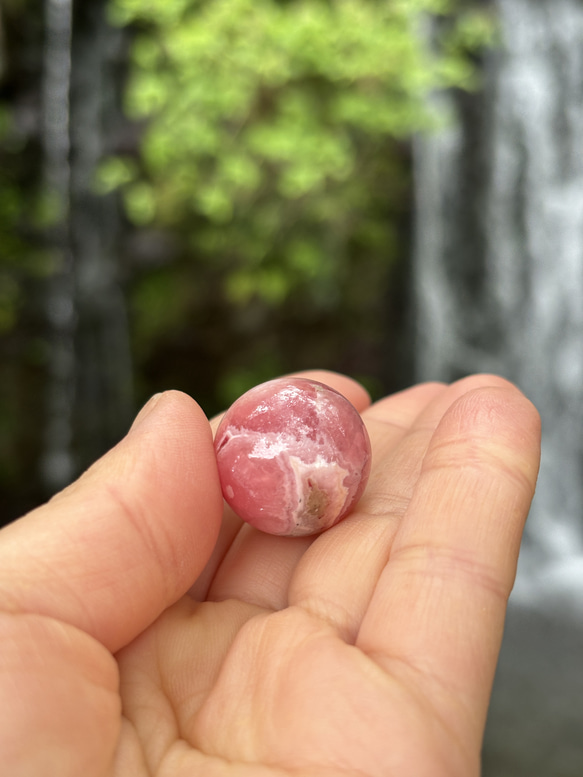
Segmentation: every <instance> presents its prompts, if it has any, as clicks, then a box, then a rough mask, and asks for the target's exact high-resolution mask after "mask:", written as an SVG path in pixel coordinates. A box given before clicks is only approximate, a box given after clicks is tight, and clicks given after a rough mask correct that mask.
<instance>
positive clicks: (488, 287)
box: [416, 0, 583, 591]
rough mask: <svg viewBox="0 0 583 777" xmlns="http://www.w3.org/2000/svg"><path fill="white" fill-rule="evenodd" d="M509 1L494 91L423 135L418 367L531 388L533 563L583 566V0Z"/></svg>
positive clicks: (423, 373) (492, 75) (527, 556)
mask: <svg viewBox="0 0 583 777" xmlns="http://www.w3.org/2000/svg"><path fill="white" fill-rule="evenodd" d="M498 7H499V12H500V18H501V22H502V30H503V34H504V39H505V48H504V50H503V51H501V52H498V53H497V54H496V55H495V56H492V58H491V61H490V62H489V63H488V64H487V67H486V79H487V83H486V87H485V92H484V93H483V94H482V95H480V96H478V97H468V98H464V97H461V96H460V97H459V98H458V100H459V102H458V104H457V105H453V106H452V105H450V106H449V108H450V109H451V108H453V109H454V110H456V111H457V112H458V116H459V119H460V120H459V121H458V122H457V123H456V124H455V125H452V127H451V128H450V130H449V131H448V132H445V133H442V134H440V135H438V136H435V137H432V138H428V139H423V140H421V141H420V142H419V145H418V148H417V161H418V167H417V191H418V205H419V218H418V224H417V234H418V243H417V257H416V297H417V309H418V319H417V323H418V348H417V358H418V363H417V364H418V375H419V377H420V378H421V379H425V378H443V379H446V380H450V379H452V378H456V377H459V376H460V375H463V374H466V373H468V372H473V371H478V370H480V371H492V372H496V373H499V374H501V375H504V376H506V377H508V378H510V379H512V380H514V381H515V382H517V383H518V385H519V386H520V387H521V388H522V389H523V390H524V391H525V392H526V393H527V394H528V395H529V396H530V397H531V399H532V400H533V401H534V402H535V404H536V405H537V407H538V408H539V410H540V412H541V414H542V416H543V422H544V445H543V464H542V471H541V475H540V480H539V491H538V495H537V498H536V501H535V504H534V506H533V511H532V514H531V517H530V520H529V525H528V528H527V535H526V540H525V552H524V559H523V562H524V564H525V573H526V572H531V571H532V570H531V568H530V566H529V562H530V561H532V562H533V566H535V565H536V569H540V566H541V564H543V565H547V564H548V565H550V564H552V563H553V562H559V563H560V565H561V568H562V569H565V566H564V562H565V561H566V560H572V559H578V560H580V561H581V568H582V570H583V478H582V477H581V472H582V467H583V5H582V4H581V3H580V2H578V0H547V1H546V2H531V1H530V0H499V2H498ZM444 99H445V98H444ZM549 569H550V567H549ZM572 569H574V567H572ZM581 584H582V586H583V576H582V577H581ZM581 590H582V591H583V587H582V589H581Z"/></svg>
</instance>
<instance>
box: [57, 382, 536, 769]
mask: <svg viewBox="0 0 583 777" xmlns="http://www.w3.org/2000/svg"><path fill="white" fill-rule="evenodd" d="M492 380H493V379H490V385H491V381H492ZM494 383H496V381H494ZM478 385H479V382H478ZM468 388H471V386H468V385H465V384H464V385H458V386H457V387H455V386H454V387H451V388H450V389H444V388H443V387H441V386H422V387H418V388H416V389H413V390H411V391H409V392H405V393H403V394H402V395H396V396H394V397H391V398H389V399H387V400H383V401H382V402H380V403H377V404H376V405H373V406H372V407H371V408H369V409H368V410H365V412H364V413H363V415H364V417H365V419H366V421H367V425H368V427H369V432H370V435H371V439H372V443H373V460H374V470H373V473H372V475H371V479H370V482H369V487H368V489H367V492H366V494H365V496H364V497H363V499H362V500H361V502H360V504H359V508H358V511H357V512H355V513H353V514H352V515H351V516H349V517H348V518H347V519H346V520H345V521H343V522H342V523H341V524H339V525H338V526H336V527H334V528H333V529H331V530H330V531H328V532H326V533H325V534H323V535H321V536H319V537H317V538H316V539H315V540H314V539H311V538H295V539H289V538H278V537H271V536H268V535H264V534H262V533H260V532H257V531H255V530H254V529H251V528H250V527H247V526H244V527H241V525H240V522H239V521H238V519H236V518H235V516H234V515H232V514H231V513H228V514H227V515H226V517H225V520H224V522H223V529H222V531H221V535H220V536H219V540H218V542H217V544H216V547H215V550H214V553H213V554H212V556H211V558H210V560H209V561H208V563H207V565H206V568H205V569H204V571H203V572H202V574H200V576H199V578H198V581H197V583H196V584H195V586H194V587H193V589H192V590H191V592H190V595H185V596H182V597H181V598H180V599H179V600H178V601H175V603H174V604H173V605H171V606H170V607H167V608H165V609H164V611H163V612H161V614H160V616H159V617H158V618H157V619H156V620H154V621H153V622H151V625H149V626H148V627H147V628H145V629H144V630H143V631H141V633H140V634H139V636H137V637H134V638H133V639H132V640H130V641H128V640H127V639H126V640H125V647H123V648H122V649H121V650H119V651H118V652H117V653H116V659H117V663H118V666H119V678H120V686H119V690H120V695H121V708H120V707H119V706H116V704H115V702H112V697H113V695H114V694H113V693H112V691H113V690H114V687H115V682H114V680H113V679H112V663H111V656H110V654H108V653H107V651H106V650H105V649H104V648H103V646H102V645H101V644H99V642H98V641H96V640H94V639H93V638H90V637H88V638H87V644H85V643H83V645H82V646H81V647H80V648H79V652H78V654H77V655H76V656H75V655H74V656H73V659H72V660H71V661H70V662H68V663H67V665H66V667H63V671H64V672H66V673H67V674H68V675H69V674H70V675H71V683H70V684H71V685H72V684H73V683H74V682H78V681H80V679H82V678H84V677H86V676H87V673H88V669H87V666H88V665H89V666H90V667H91V670H90V673H91V674H92V676H93V675H95V676H96V677H99V673H100V672H102V673H103V676H102V677H101V678H100V679H99V680H98V681H97V682H96V683H95V684H94V685H93V686H92V693H93V694H94V695H95V697H96V699H97V701H94V703H93V707H94V709H96V710H99V711H100V713H99V714H97V713H96V717H95V720H94V727H93V731H92V734H93V738H92V739H91V740H87V741H84V740H83V737H80V738H79V739H78V749H79V752H78V757H79V758H80V759H81V760H80V761H79V760H77V761H76V766H75V768H77V769H78V768H79V767H78V764H79V763H83V764H86V763H92V764H94V768H95V771H94V772H93V773H95V774H96V775H106V774H107V775H114V776H115V777H118V776H119V777H126V775H141V774H144V775H145V774H156V775H158V776H159V777H166V776H168V777H182V775H188V776H189V777H192V775H199V774H200V775H204V777H215V775H216V776H217V777H219V776H222V775H229V777H230V776H231V775H233V777H239V775H244V776H245V777H247V775H249V777H262V776H263V775H265V777H271V775H274V776H275V775H277V777H283V775H285V774H288V773H289V774H294V775H298V776H303V775H306V776H308V775H309V777H320V776H321V777H336V776H337V775H343V776H344V775H346V777H348V776H350V777H352V776H353V775H354V776H356V775H358V777H376V776H377V775H378V776H379V777H393V776H394V777H408V776H409V775H411V776H413V775H414V776H415V777H424V775H428V777H429V776H431V777H440V776H441V775H444V777H445V775H447V776H448V777H456V775H460V776H461V775H463V777H468V776H469V775H472V774H474V775H475V774H478V772H479V750H480V743H481V736H482V732H483V726H484V721H485V715H486V709H487V703H488V697H489V692H490V684H491V680H492V675H493V671H494V666H495V660H496V655H497V651H498V648H499V643H500V638H501V631H502V625H503V618H504V604H505V598H506V596H507V594H508V591H509V590H510V587H511V584H512V578H513V572H514V566H515V561H516V554H517V551H518V543H519V539H520V530H521V526H522V521H523V519H524V517H525V515H526V511H527V509H528V503H529V500H530V497H531V495H532V488H533V482H534V477H535V474H536V441H535V438H536V431H537V430H536V422H534V421H533V416H532V411H531V410H530V409H527V408H526V407H525V406H524V404H522V407H521V408H520V412H519V410H518V404H520V403H522V399H521V400H520V403H518V404H517V402H514V403H513V409H512V411H511V412H508V413H507V415H508V417H507V418H505V419H504V424H500V421H499V419H497V414H498V415H500V408H501V407H502V404H503V403H501V401H500V398H499V399H498V400H496V402H494V401H493V400H492V397H490V400H489V404H488V403H487V406H484V407H483V408H482V410H480V409H479V402H478V401H477V400H475V401H474V404H473V410H472V411H471V412H470V410H469V409H468V408H469V404H471V403H468V402H466V404H467V405H468V407H466V408H465V409H464V408H461V404H462V403H463V402H464V399H463V398H462V400H460V403H458V412H457V415H456V413H455V412H453V413H450V414H449V416H446V418H445V420H444V421H443V422H442V423H441V426H440V429H439V432H438V433H436V427H437V425H438V423H439V422H440V420H441V419H442V417H443V415H444V412H445V411H446V409H447V408H448V407H449V406H450V405H451V404H452V402H453V401H454V400H455V399H456V397H460V396H461V395H464V394H465V392H467V390H468ZM498 391H499V392H500V389H498ZM494 393H496V390H495V391H494ZM503 393H504V394H505V396H506V400H507V399H508V388H503ZM465 396H466V398H467V397H469V396H470V395H469V394H465ZM353 400H354V398H353ZM354 401H356V403H357V404H358V397H357V398H356V400H354ZM462 411H463V412H462ZM464 413H465V416H464ZM521 414H522V415H521ZM470 415H471V419H469V416H470ZM518 416H521V417H520V418H519V417H518ZM527 416H528V418H527ZM463 417H466V419H467V420H466V422H465V423H466V428H464V421H463ZM448 419H449V420H448ZM529 419H530V420H529ZM509 424H510V425H511V426H512V424H514V428H515V429H516V430H517V431H518V429H519V427H520V428H521V429H524V427H525V425H528V426H529V428H530V433H529V435H526V436H525V435H524V434H522V437H521V439H520V440H519V441H518V438H519V437H520V435H519V434H515V435H514V437H515V438H516V439H513V440H512V441H511V437H512V434H511V432H509V431H508V428H509ZM493 425H494V426H496V428H498V426H500V428H502V427H503V428H504V431H503V432H500V433H498V434H497V435H494V434H493ZM472 433H473V435H474V436H473V437H472V436H471V434H472ZM527 437H528V439H527ZM518 448H520V451H519V452H518V453H517V451H518ZM511 449H512V450H513V455H514V458H513V459H512V461H511V453H510V452H511ZM171 555H172V560H173V561H174V562H175V561H176V558H175V557H176V550H175V549H174V550H173V551H172V554H171ZM160 566H162V565H161V564H160ZM152 585H153V584H152ZM157 587H158V588H159V587H160V584H158V586H157ZM159 610H160V611H161V610H162V608H159ZM136 619H137V616H136ZM117 628H118V631H119V630H120V629H121V626H119V625H118V627H117ZM125 629H126V632H127V633H131V624H130V625H127V624H125ZM94 630H96V629H95V628H94ZM134 633H135V632H134ZM108 636H109V637H110V641H111V642H112V643H113V644H115V638H117V639H118V640H119V641H120V642H121V644H124V641H123V638H122V637H120V636H119V634H116V635H115V638H114V637H113V636H111V634H109V632H108ZM100 641H102V642H107V641H108V640H107V639H101V640H100ZM59 651H60V652H61V654H62V649H61V647H59ZM58 660H59V661H60V659H58ZM104 689H105V690H104ZM100 694H101V695H103V694H105V695H106V697H107V699H108V701H107V704H104V703H103V700H102V698H101V696H100ZM83 700H84V697H83V695H82V694H76V695H75V698H74V700H73V703H72V704H71V707H70V711H71V717H70V721H71V722H70V723H68V725H73V721H74V720H77V719H78V717H79V715H80V711H81V708H82V704H80V701H81V702H83ZM118 704H119V703H118ZM120 711H121V716H122V717H121V721H122V723H121V726H120ZM62 722H63V721H62ZM63 725H65V724H64V722H63ZM95 730H99V734H98V735H97V736H95ZM96 741H97V742H99V743H100V745H101V758H99V756H98V755H96V754H97V753H98V751H99V748H98V747H96V745H95V742H96ZM84 747H85V750H84V753H82V752H81V751H82V750H83V748H84ZM96 759H97V760H96ZM98 764H99V765H98ZM56 773H59V774H68V772H65V771H64V770H61V771H60V772H56ZM72 773H75V772H74V771H72ZM85 773H91V772H87V770H86V771H85Z"/></svg>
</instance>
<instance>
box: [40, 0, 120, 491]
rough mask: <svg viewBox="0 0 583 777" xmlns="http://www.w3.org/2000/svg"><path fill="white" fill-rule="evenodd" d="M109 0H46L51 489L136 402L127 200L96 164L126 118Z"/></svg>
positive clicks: (47, 454) (99, 449) (46, 463)
mask: <svg viewBox="0 0 583 777" xmlns="http://www.w3.org/2000/svg"><path fill="white" fill-rule="evenodd" d="M106 6H107V0H84V2H83V3H79V4H75V5H73V3H72V0H46V5H45V25H46V44H45V58H44V88H43V93H44V116H45V119H44V126H43V144H44V160H45V162H44V166H45V175H44V178H45V186H46V190H47V192H48V196H49V203H50V205H51V210H52V211H54V213H55V216H56V219H55V224H54V226H53V227H52V228H51V230H50V232H49V235H48V237H49V241H50V245H51V249H52V253H53V255H54V257H55V268H54V271H53V274H52V276H51V278H50V282H49V285H48V288H47V319H48V323H49V326H50V329H51V341H50V349H49V370H48V373H49V374H48V378H49V380H48V402H47V422H46V430H45V443H44V454H43V457H42V462H41V469H42V475H43V479H44V482H45V485H46V487H47V490H48V491H49V492H51V493H52V492H54V491H55V490H58V489H59V488H61V487H63V486H64V485H66V484H67V483H68V482H70V480H71V479H72V478H73V477H74V476H75V475H76V474H78V472H79V471H80V470H81V469H83V468H85V467H86V466H87V465H89V464H90V463H91V462H92V461H94V460H95V458H97V457H98V456H99V455H101V454H102V453H103V452H104V451H105V450H106V449H107V448H108V447H110V446H111V445H113V444H114V443H115V442H117V441H118V440H119V438H120V437H121V436H122V434H123V433H124V432H125V430H126V429H127V426H128V424H129V421H130V418H131V415H132V411H133V407H132V365H131V356H130V345H129V331H128V329H129V327H128V322H127V316H126V304H125V298H124V294H123V291H122V288H121V283H120V268H119V263H118V246H117V238H118V236H119V232H120V224H119V221H120V218H119V212H118V203H117V200H116V198H115V197H114V196H100V195H98V194H96V193H95V191H94V176H95V170H96V167H97V165H98V163H99V161H100V160H101V158H102V157H103V156H105V155H106V154H108V153H112V152H115V151H116V148H115V142H116V140H115V139H116V132H117V134H118V135H119V131H120V124H121V118H120V116H121V110H120V106H119V102H120V101H119V99H118V98H119V90H120V89H121V83H120V82H121V79H120V78H119V63H120V62H121V60H122V58H123V42H122V39H123V35H124V33H123V32H122V31H120V30H118V29H114V28H112V27H110V26H108V24H107V22H106ZM73 11H74V13H73ZM121 131H122V132H123V128H121Z"/></svg>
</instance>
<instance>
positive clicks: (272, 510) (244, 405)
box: [215, 378, 371, 536]
mask: <svg viewBox="0 0 583 777" xmlns="http://www.w3.org/2000/svg"><path fill="white" fill-rule="evenodd" d="M215 451H216V454H217V463H218V469H219V476H220V479H221V486H222V489H223V496H224V497H225V499H226V501H227V502H228V503H229V505H230V506H231V507H232V508H233V510H234V511H235V512H236V513H237V515H239V516H240V517H241V518H242V519H243V520H244V521H247V523H250V524H251V525H252V526H255V527H256V528H257V529H261V531H264V532H268V533H270V534H282V535H287V536H293V535H306V534H315V533H317V532H320V531H323V530H324V529H328V528H330V527H331V526H333V525H334V524H335V523H338V521H340V520H341V519H342V518H344V517H345V516H346V515H347V514H348V513H349V512H350V510H351V509H352V507H353V506H354V505H355V504H356V502H357V501H358V499H360V497H361V495H362V492H363V491H364V488H365V486H366V481H367V480H368V476H369V473H370V464H371V449H370V441H369V437H368V434H367V431H366V428H365V426H364V423H363V422H362V419H361V417H360V414H359V413H358V411H357V410H356V409H355V408H354V407H353V405H351V404H350V402H349V401H348V400H347V399H346V398H345V397H343V396H342V394H339V393H338V392H337V391H335V390H334V389H332V388H330V387H329V386H325V385H324V384H323V383H319V382H318V381H315V380H307V379H306V378H277V379H276V380H270V381H268V382H267V383H262V384H261V385H260V386H256V387H255V388H253V389H251V391H248V392H247V393H246V394H244V395H243V396H242V397H240V398H239V399H238V400H237V401H236V402H235V403H234V404H233V405H231V407H230V408H229V410H228V411H227V412H226V413H225V415H224V417H223V419H222V421H221V423H220V425H219V428H218V430H217V434H216V437H215Z"/></svg>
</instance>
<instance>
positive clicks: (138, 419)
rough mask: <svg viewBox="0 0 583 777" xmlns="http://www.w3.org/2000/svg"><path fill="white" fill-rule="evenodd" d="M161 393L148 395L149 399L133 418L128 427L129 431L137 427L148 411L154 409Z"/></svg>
mask: <svg viewBox="0 0 583 777" xmlns="http://www.w3.org/2000/svg"><path fill="white" fill-rule="evenodd" d="M162 396H163V393H162V392H160V393H159V394H154V395H153V396H151V397H150V399H149V400H148V401H147V402H146V404H145V405H144V407H143V408H142V409H141V410H140V412H139V413H138V414H137V416H136V417H135V419H134V422H133V424H132V425H131V427H130V431H134V430H135V429H137V428H138V427H139V426H140V425H141V424H142V423H143V422H144V421H145V420H146V418H148V416H149V415H150V413H151V412H152V411H153V410H154V408H155V407H156V405H157V404H158V402H159V401H160V399H161V398H162Z"/></svg>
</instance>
